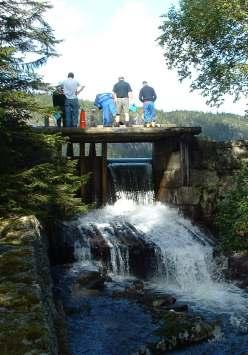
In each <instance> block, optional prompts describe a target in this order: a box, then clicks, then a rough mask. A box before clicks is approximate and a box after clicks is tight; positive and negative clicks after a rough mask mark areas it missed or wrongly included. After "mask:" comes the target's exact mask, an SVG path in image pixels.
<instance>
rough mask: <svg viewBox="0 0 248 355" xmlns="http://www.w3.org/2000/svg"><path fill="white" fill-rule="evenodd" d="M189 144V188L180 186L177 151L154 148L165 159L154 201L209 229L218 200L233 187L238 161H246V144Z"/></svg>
mask: <svg viewBox="0 0 248 355" xmlns="http://www.w3.org/2000/svg"><path fill="white" fill-rule="evenodd" d="M190 144H191V146H190V147H191V148H190V149H191V151H190V172H189V175H190V177H189V186H183V185H182V179H181V167H180V157H179V152H178V151H177V153H176V152H169V153H168V152H166V151H164V149H165V148H164V147H163V146H161V147H158V148H157V149H158V152H159V154H160V155H161V156H162V158H164V159H165V158H166V157H167V158H166V159H165V161H166V160H167V163H166V164H164V167H163V171H162V173H161V179H160V180H159V181H158V182H157V185H158V186H157V190H158V200H159V201H161V202H166V203H170V204H172V205H176V206H178V207H179V208H180V209H181V210H182V211H183V212H184V213H185V215H187V216H189V217H191V218H193V219H194V220H196V221H200V222H203V223H204V224H205V225H207V226H209V227H210V228H212V227H213V221H214V215H215V212H216V205H217V202H218V200H219V199H220V198H222V197H223V196H224V195H225V194H226V192H227V191H229V190H230V189H232V188H233V184H234V179H235V175H236V174H237V173H238V172H239V170H240V166H241V162H242V160H244V161H245V160H246V161H247V159H248V141H233V142H214V141H204V140H200V139H195V140H194V141H192V142H191V143H190ZM176 154H177V156H176ZM175 156H176V158H177V159H175ZM171 161H172V163H171ZM159 164H160V163H159ZM155 168H157V169H159V168H160V167H159V166H158V167H155ZM160 170H161V168H160Z"/></svg>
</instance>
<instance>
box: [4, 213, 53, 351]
mask: <svg viewBox="0 0 248 355" xmlns="http://www.w3.org/2000/svg"><path fill="white" fill-rule="evenodd" d="M46 245H47V244H46V238H45V235H42V233H41V227H40V225H39V222H38V221H37V219H36V218H35V217H33V216H30V217H22V218H17V219H10V220H4V221H3V220H0V349H1V351H0V352H1V355H19V354H20V355H24V354H26V355H27V354H33V355H35V354H49V355H50V354H51V355H55V354H58V345H57V337H56V332H55V327H54V320H55V318H56V316H57V313H56V309H55V306H54V303H53V296H52V282H51V277H50V270H49V262H48V257H47V250H46V249H47V246H46Z"/></svg>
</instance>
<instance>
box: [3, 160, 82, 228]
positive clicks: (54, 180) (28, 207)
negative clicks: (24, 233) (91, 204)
mask: <svg viewBox="0 0 248 355" xmlns="http://www.w3.org/2000/svg"><path fill="white" fill-rule="evenodd" d="M77 175H78V174H77V173H76V171H75V163H73V162H71V161H66V160H65V161H63V163H62V164H60V163H59V162H58V163H57V164H54V163H45V164H40V165H35V166H34V167H33V168H30V169H28V170H24V171H22V172H20V173H17V174H11V175H1V177H0V186H1V192H0V201H1V204H0V205H1V207H0V214H2V215H11V214H13V215H16V214H18V215H26V214H33V213H35V215H36V216H37V217H38V218H39V219H41V220H43V221H46V222H47V221H48V220H54V219H56V218H66V217H71V216H73V215H74V214H76V213H82V212H85V211H86V207H85V206H83V205H82V202H81V199H80V198H76V197H75V192H76V190H78V189H79V187H80V179H79V178H78V176H77Z"/></svg>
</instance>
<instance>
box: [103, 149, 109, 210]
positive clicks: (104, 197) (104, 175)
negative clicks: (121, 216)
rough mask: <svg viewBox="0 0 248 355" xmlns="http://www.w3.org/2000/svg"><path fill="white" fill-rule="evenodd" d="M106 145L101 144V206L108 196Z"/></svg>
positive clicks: (104, 203)
mask: <svg viewBox="0 0 248 355" xmlns="http://www.w3.org/2000/svg"><path fill="white" fill-rule="evenodd" d="M107 154H108V151H107V143H102V205H103V206H104V205H106V203H107V202H108V201H107V198H108V196H107V194H108V179H107V173H108V171H107Z"/></svg>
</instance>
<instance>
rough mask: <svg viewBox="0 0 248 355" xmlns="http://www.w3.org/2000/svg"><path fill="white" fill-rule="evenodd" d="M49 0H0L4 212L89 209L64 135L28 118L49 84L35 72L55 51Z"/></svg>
mask: <svg viewBox="0 0 248 355" xmlns="http://www.w3.org/2000/svg"><path fill="white" fill-rule="evenodd" d="M50 7H51V6H50V5H49V3H48V2H47V1H44V0H11V1H9V0H2V1H1V0H0V156H1V159H0V215H2V216H6V215H13V214H14V215H16V214H26V213H33V214H36V215H37V216H38V217H40V218H42V219H43V220H53V218H63V217H65V216H67V215H71V214H74V213H76V212H79V211H82V210H85V207H84V206H82V204H81V200H80V199H77V198H75V192H76V191H77V189H78V188H79V184H80V178H79V177H77V174H76V171H75V168H76V167H75V163H74V162H68V161H67V160H66V159H63V158H62V157H61V152H60V151H59V147H61V143H62V138H61V137H60V136H56V135H41V134H37V133H35V132H34V131H32V129H31V128H30V127H29V126H28V125H27V124H26V123H25V122H26V120H27V119H29V118H30V116H31V115H32V114H33V112H34V111H35V110H37V109H38V107H37V106H39V105H37V103H36V100H35V99H34V93H35V92H37V91H40V90H41V89H42V90H45V89H46V85H45V84H44V83H43V82H42V80H41V78H40V77H39V76H38V75H37V73H36V72H35V69H36V68H37V67H39V66H40V65H42V64H44V63H45V62H46V61H47V60H48V59H49V58H50V57H52V56H55V55H56V51H55V45H56V43H58V41H57V40H56V39H55V37H54V34H53V30H52V29H51V27H50V26H49V24H48V23H47V22H46V21H45V20H44V13H45V11H46V10H47V9H49V8H50Z"/></svg>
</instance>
